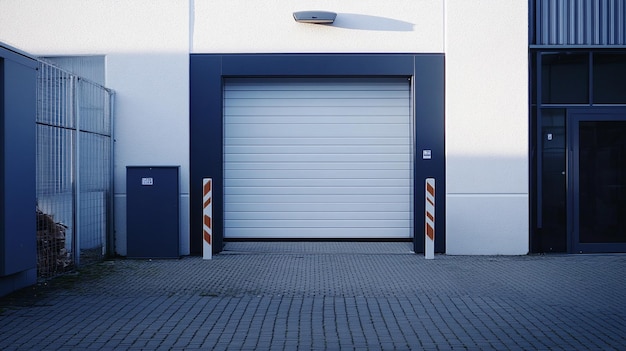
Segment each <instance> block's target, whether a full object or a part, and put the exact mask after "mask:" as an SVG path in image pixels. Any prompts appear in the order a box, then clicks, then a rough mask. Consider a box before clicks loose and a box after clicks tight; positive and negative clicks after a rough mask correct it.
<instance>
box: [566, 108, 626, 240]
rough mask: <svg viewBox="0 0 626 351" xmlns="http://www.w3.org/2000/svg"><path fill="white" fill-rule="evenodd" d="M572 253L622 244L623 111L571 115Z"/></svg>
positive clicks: (625, 184)
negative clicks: (621, 112)
mask: <svg viewBox="0 0 626 351" xmlns="http://www.w3.org/2000/svg"><path fill="white" fill-rule="evenodd" d="M570 135H571V138H570V146H571V150H573V154H572V160H571V161H572V162H571V166H572V167H571V168H570V169H571V185H572V187H571V189H570V191H569V195H570V199H571V202H572V206H571V209H572V210H571V211H570V214H571V216H570V223H571V228H572V233H573V235H572V248H573V249H574V250H573V251H574V252H618V251H624V250H625V249H626V113H624V114H620V113H594V114H579V113H573V114H572V115H571V116H570Z"/></svg>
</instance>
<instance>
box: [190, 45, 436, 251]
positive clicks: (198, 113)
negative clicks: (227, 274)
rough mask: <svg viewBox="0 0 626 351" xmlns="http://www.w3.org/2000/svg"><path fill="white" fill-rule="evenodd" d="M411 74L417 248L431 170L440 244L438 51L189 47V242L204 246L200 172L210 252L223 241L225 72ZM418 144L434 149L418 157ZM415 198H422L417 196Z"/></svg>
mask: <svg viewBox="0 0 626 351" xmlns="http://www.w3.org/2000/svg"><path fill="white" fill-rule="evenodd" d="M315 76H317V77H365V76H370V77H376V76H378V77H385V76H387V77H389V76H401V77H409V78H411V79H413V80H414V81H415V94H416V97H415V104H414V108H415V110H414V114H415V120H416V122H415V131H416V136H417V137H416V139H417V141H416V143H417V145H416V152H415V154H416V155H418V156H419V157H420V159H419V160H417V161H416V167H415V169H416V171H415V172H416V173H415V182H416V185H415V190H414V192H415V195H414V196H415V199H416V200H415V202H416V212H415V213H416V215H415V216H414V218H415V223H414V228H415V238H416V240H415V247H416V250H417V251H422V250H423V237H424V234H423V231H424V225H425V224H424V211H423V210H424V201H423V199H424V186H423V182H424V177H426V176H429V177H433V176H434V177H436V179H437V181H438V183H437V184H438V186H437V197H438V201H437V209H436V211H437V213H439V216H437V217H436V218H437V219H436V220H437V222H436V224H435V226H436V228H437V242H436V243H435V246H436V250H437V251H438V252H443V251H444V250H445V227H444V226H445V221H444V219H445V216H444V214H445V148H444V89H443V84H444V56H443V54H423V55H420V54H260V55H255V54H241V55H209V54H193V55H191V57H190V115H189V118H190V173H191V174H190V195H189V197H190V206H191V208H190V221H191V223H190V229H191V232H190V245H191V252H192V253H194V254H198V253H200V252H201V248H202V236H201V233H202V224H201V219H202V178H203V177H210V178H213V181H214V188H213V189H214V190H213V206H214V207H213V211H214V214H213V220H214V221H213V235H214V246H213V250H214V252H219V251H221V250H222V240H223V166H224V163H223V142H222V139H223V132H222V128H223V116H222V113H223V112H222V111H223V106H222V105H223V98H222V89H223V79H224V77H315ZM422 149H429V150H431V151H432V155H433V156H432V158H431V159H430V160H423V161H422V160H421V155H422ZM420 199H421V200H420Z"/></svg>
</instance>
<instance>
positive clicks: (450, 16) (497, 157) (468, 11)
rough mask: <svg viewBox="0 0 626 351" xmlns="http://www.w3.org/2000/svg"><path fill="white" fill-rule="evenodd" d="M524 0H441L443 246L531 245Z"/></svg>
mask: <svg viewBox="0 0 626 351" xmlns="http://www.w3.org/2000/svg"><path fill="white" fill-rule="evenodd" d="M527 3H528V2H527V1H501V0H481V1H467V0H448V1H446V10H445V11H446V27H445V38H446V39H445V43H446V47H445V54H446V186H447V188H446V192H447V197H446V200H447V203H446V206H447V216H446V226H447V228H446V229H447V231H446V234H447V235H446V246H447V247H446V252H447V253H448V254H525V253H527V252H528V249H529V248H528V62H527V61H528V19H527V18H528V9H527Z"/></svg>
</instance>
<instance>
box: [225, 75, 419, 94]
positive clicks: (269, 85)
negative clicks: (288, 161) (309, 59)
mask: <svg viewBox="0 0 626 351" xmlns="http://www.w3.org/2000/svg"><path fill="white" fill-rule="evenodd" d="M407 81H408V78H407ZM225 90H231V91H234V90H260V91H272V90H278V91H282V90H305V91H306V90H322V91H325V90H330V91H339V90H347V91H355V90H404V91H406V89H405V87H403V84H401V82H400V80H399V79H398V78H393V77H391V78H376V86H375V87H373V86H371V85H366V84H363V79H362V78H341V79H336V80H333V82H332V85H329V79H327V78H306V79H285V78H264V79H257V78H229V79H228V86H226V87H225Z"/></svg>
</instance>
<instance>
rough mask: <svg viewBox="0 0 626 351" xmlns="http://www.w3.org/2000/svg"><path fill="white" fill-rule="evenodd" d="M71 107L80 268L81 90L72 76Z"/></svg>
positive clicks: (75, 246)
mask: <svg viewBox="0 0 626 351" xmlns="http://www.w3.org/2000/svg"><path fill="white" fill-rule="evenodd" d="M70 77H71V80H70V81H71V88H70V89H71V90H70V91H71V102H70V103H71V106H72V109H71V110H72V114H73V115H74V116H73V117H74V123H75V124H74V133H75V137H74V156H73V158H74V162H73V166H72V168H73V172H74V182H73V191H74V201H73V207H74V211H73V212H74V230H72V234H73V236H74V237H73V238H72V246H73V248H72V249H73V251H74V265H75V266H76V267H79V266H80V102H79V100H80V88H79V80H78V77H76V76H74V75H71V76H70Z"/></svg>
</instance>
